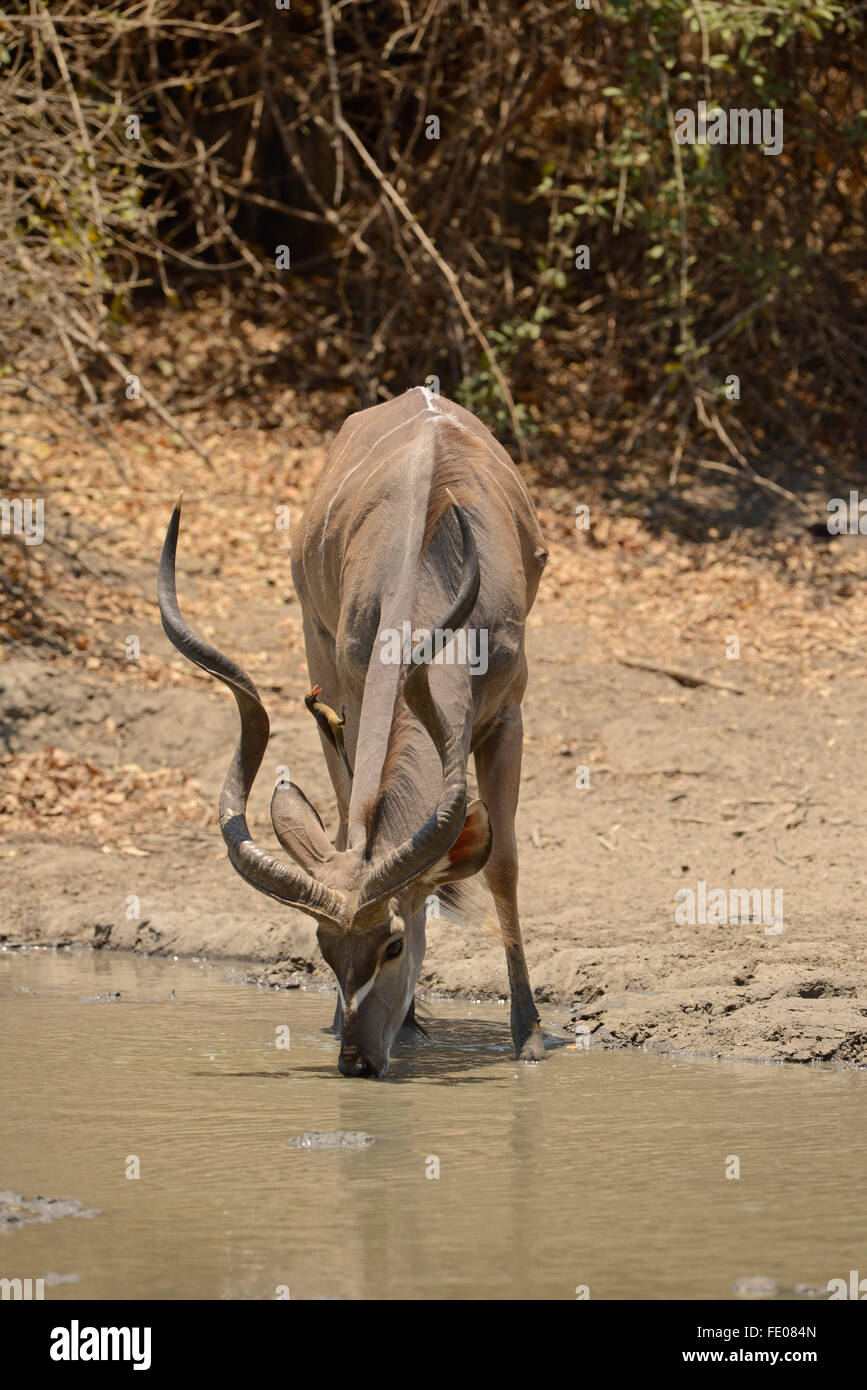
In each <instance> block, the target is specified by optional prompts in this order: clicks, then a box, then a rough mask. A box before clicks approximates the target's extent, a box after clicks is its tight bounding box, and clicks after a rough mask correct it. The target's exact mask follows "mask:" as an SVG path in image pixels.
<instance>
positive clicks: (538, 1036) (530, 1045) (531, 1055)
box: [515, 1023, 545, 1062]
mask: <svg viewBox="0 0 867 1390" xmlns="http://www.w3.org/2000/svg"><path fill="white" fill-rule="evenodd" d="M515 1051H516V1052H517V1054H518V1057H519V1059H520V1060H521V1061H522V1062H543V1061H544V1060H545V1043H544V1040H543V1038H542V1030H541V1028H540V1027H539V1025H538V1023H534V1024H533V1028H532V1030H531V1032H530V1036H529V1037H528V1038H527V1040H526V1041H525V1042H524V1043H523V1045H519V1044H518V1043H516V1044H515Z"/></svg>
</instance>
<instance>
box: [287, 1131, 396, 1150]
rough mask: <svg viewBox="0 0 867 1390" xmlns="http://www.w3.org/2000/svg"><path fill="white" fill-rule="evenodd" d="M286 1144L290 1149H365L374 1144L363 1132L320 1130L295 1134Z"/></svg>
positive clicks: (368, 1135)
mask: <svg viewBox="0 0 867 1390" xmlns="http://www.w3.org/2000/svg"><path fill="white" fill-rule="evenodd" d="M286 1143H287V1144H288V1145H289V1148H290V1149H310V1150H321V1149H367V1148H369V1147H370V1145H371V1144H374V1143H376V1140H375V1138H374V1136H373V1135H372V1134H365V1133H364V1131H363V1130H341V1129H338V1130H333V1131H328V1130H320V1129H311V1130H308V1131H306V1132H305V1133H304V1134H296V1135H295V1136H294V1137H293V1138H292V1139H287V1140H286Z"/></svg>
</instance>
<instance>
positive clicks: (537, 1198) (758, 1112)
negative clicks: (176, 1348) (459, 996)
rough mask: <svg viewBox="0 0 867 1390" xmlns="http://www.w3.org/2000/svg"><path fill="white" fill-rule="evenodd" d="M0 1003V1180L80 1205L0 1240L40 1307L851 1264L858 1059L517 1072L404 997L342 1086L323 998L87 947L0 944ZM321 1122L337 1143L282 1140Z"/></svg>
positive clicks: (494, 1015) (581, 1060)
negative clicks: (382, 1056)
mask: <svg viewBox="0 0 867 1390" xmlns="http://www.w3.org/2000/svg"><path fill="white" fill-rule="evenodd" d="M116 995H119V996H120V997H113V996H116ZM0 998H2V1011H3V1024H2V1054H3V1060H2V1068H0V1113H2V1116H3V1121H2V1137H0V1188H6V1189H11V1190H12V1191H13V1192H14V1193H16V1194H19V1195H21V1196H23V1197H25V1198H33V1197H34V1196H37V1195H39V1196H42V1197H71V1198H76V1199H78V1200H79V1201H80V1202H82V1203H83V1205H84V1208H85V1209H97V1212H98V1214H96V1215H93V1216H88V1217H82V1216H75V1215H64V1216H62V1217H60V1218H58V1219H52V1220H48V1221H44V1222H41V1223H38V1224H29V1225H19V1226H16V1227H15V1228H13V1229H12V1230H11V1231H9V1232H8V1233H6V1234H2V1233H0V1277H7V1278H13V1277H19V1278H40V1277H45V1276H47V1275H51V1276H59V1277H60V1279H61V1280H62V1281H63V1282H56V1281H55V1280H53V1279H52V1280H51V1281H50V1282H49V1284H48V1286H47V1287H46V1297H48V1298H52V1299H58V1300H59V1299H68V1298H82V1297H83V1298H108V1297H114V1298H118V1297H119V1298H127V1299H134V1298H146V1297H151V1298H251V1299H262V1298H274V1297H276V1296H278V1290H281V1291H282V1296H285V1290H286V1289H288V1290H289V1294H290V1296H291V1297H292V1298H388V1297H409V1298H428V1297H456V1298H464V1299H466V1298H477V1297H492V1298H504V1297H531V1298H533V1297H544V1298H556V1299H560V1298H563V1299H571V1298H574V1297H575V1296H576V1288H577V1287H578V1286H587V1287H588V1288H589V1293H590V1297H591V1298H596V1299H602V1298H612V1297H626V1298H728V1297H732V1296H734V1295H733V1294H732V1285H733V1284H735V1283H736V1281H737V1280H738V1279H741V1278H744V1277H747V1278H751V1279H759V1278H764V1279H766V1280H767V1279H773V1280H775V1281H776V1283H777V1285H778V1286H779V1289H780V1293H781V1295H783V1296H791V1291H792V1290H793V1288H794V1287H795V1286H796V1285H799V1284H804V1283H806V1284H814V1285H821V1286H822V1287H824V1285H826V1284H827V1282H828V1280H829V1279H832V1278H837V1277H845V1278H848V1273H849V1271H850V1270H852V1269H857V1270H860V1271H861V1274H862V1276H864V1275H867V1231H865V1220H864V1213H865V1211H867V1176H865V1162H864V1119H863V1116H864V1107H865V1102H867V1076H865V1075H863V1074H860V1073H856V1072H851V1071H850V1072H840V1071H837V1072H834V1071H830V1070H825V1069H818V1068H806V1069H801V1068H781V1067H767V1066H764V1067H760V1066H751V1065H748V1064H744V1063H712V1062H708V1061H702V1060H697V1059H696V1060H693V1059H677V1060H671V1059H660V1058H658V1057H652V1056H649V1055H645V1054H642V1053H620V1054H617V1053H603V1052H594V1051H589V1052H588V1051H581V1050H576V1049H575V1048H574V1047H573V1048H571V1049H567V1048H565V1047H560V1048H557V1049H555V1050H553V1051H552V1052H551V1054H550V1056H549V1057H548V1059H547V1061H546V1062H545V1063H544V1064H542V1065H537V1066H533V1065H526V1064H520V1065H519V1064H518V1063H516V1062H515V1061H514V1059H513V1057H512V1055H511V1052H510V1044H509V1038H508V1027H507V1023H508V1020H507V1015H506V1010H505V1009H503V1008H496V1007H483V1006H480V1005H479V1006H473V1005H466V1006H458V1005H446V1004H431V1005H429V1006H428V1007H427V1009H426V1010H425V1013H426V1015H427V1020H428V1026H429V1028H430V1033H431V1037H430V1039H429V1040H428V1041H424V1040H421V1041H416V1040H412V1041H409V1042H407V1043H405V1044H400V1045H399V1047H398V1049H397V1052H396V1055H395V1057H394V1059H393V1064H392V1071H391V1073H390V1075H389V1078H388V1079H387V1080H385V1081H381V1082H369V1081H358V1080H351V1079H347V1078H344V1077H341V1076H340V1075H339V1074H338V1073H337V1070H336V1065H335V1063H336V1044H335V1041H334V1039H333V1037H331V1036H330V1035H329V1034H327V1033H326V1032H324V1031H323V1029H324V1028H325V1026H326V1025H327V1024H328V1023H329V1022H330V1019H331V1013H332V1009H333V998H332V996H330V995H328V994H324V993H320V992H313V991H303V990H295V991H279V992H278V991H271V990H264V989H258V988H255V987H252V986H249V985H243V984H241V983H237V982H233V979H232V971H231V969H230V968H228V967H226V966H225V965H222V964H221V965H219V966H212V965H206V964H203V963H200V964H193V963H190V962H164V961H157V960H152V959H150V960H148V959H136V958H133V957H129V956H126V957H123V956H118V955H115V954H108V953H94V954H87V953H85V954H81V955H70V954H69V953H59V954H52V953H50V952H45V951H36V952H26V953H25V952H4V953H2V954H0ZM281 1030H282V1031H281ZM285 1030H288V1035H287V1032H286V1031H285ZM287 1037H288V1041H289V1043H290V1047H289V1049H288V1050H286V1049H285V1048H281V1047H278V1045H277V1043H278V1040H283V1041H285V1040H286V1039H287ZM334 1132H344V1133H347V1134H350V1135H352V1136H354V1138H353V1139H352V1140H351V1141H349V1142H350V1143H351V1147H345V1148H339V1149H333V1148H329V1147H327V1146H326V1147H322V1145H321V1143H320V1142H318V1141H314V1142H313V1143H312V1144H309V1143H307V1142H306V1141H304V1142H302V1143H301V1144H300V1145H296V1146H294V1147H293V1146H290V1143H289V1142H288V1141H290V1140H293V1139H294V1140H298V1139H299V1137H300V1136H305V1135H306V1136H309V1135H311V1134H313V1135H322V1134H323V1133H325V1134H332V1133H334ZM365 1135H372V1136H373V1140H374V1142H373V1143H370V1142H368V1141H366V1140H365V1139H364V1138H363V1136H365ZM328 1142H331V1141H326V1144H327V1143H328ZM729 1156H736V1157H737V1158H738V1159H739V1161H740V1174H741V1176H740V1178H739V1180H732V1179H727V1178H726V1176H725V1173H726V1165H727V1161H728V1164H729V1167H730V1168H731V1167H732V1166H733V1165H732V1161H731V1158H730V1157H729ZM134 1158H137V1159H138V1163H139V1167H140V1176H139V1177H138V1178H129V1177H127V1176H126V1173H127V1170H128V1169H131V1168H132V1161H133V1159H134ZM437 1171H438V1172H439V1176H438V1177H436V1176H428V1175H429V1174H431V1175H432V1174H435V1173H436V1172H437Z"/></svg>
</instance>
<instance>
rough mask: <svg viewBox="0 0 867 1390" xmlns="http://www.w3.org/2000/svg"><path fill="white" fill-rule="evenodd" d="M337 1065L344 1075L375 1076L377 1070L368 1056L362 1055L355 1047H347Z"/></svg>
mask: <svg viewBox="0 0 867 1390" xmlns="http://www.w3.org/2000/svg"><path fill="white" fill-rule="evenodd" d="M337 1065H338V1067H339V1069H340V1072H341V1075H343V1076H375V1075H376V1072H375V1070H374V1068H373V1067H372V1066H371V1065H370V1063H369V1062H368V1060H367V1058H366V1057H362V1056H361V1055H360V1054H359V1053H358V1052H356V1051H355V1050H354V1049H353V1048H345V1049H344V1051H343V1052H341V1054H340V1056H339V1057H338V1059H337Z"/></svg>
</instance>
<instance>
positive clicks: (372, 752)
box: [159, 387, 547, 1076]
mask: <svg viewBox="0 0 867 1390" xmlns="http://www.w3.org/2000/svg"><path fill="white" fill-rule="evenodd" d="M179 523H180V512H179V507H178V508H176V510H175V512H174V515H173V516H172V519H171V523H170V525H169V529H168V533H167V535H166V541H165V546H164V548H163V554H162V560H161V563H160V576H159V603H160V612H161V614H162V620H163V627H164V628H165V631H166V634H167V636H168V637H169V639H170V641H171V642H173V643H174V645H175V646H176V647H177V648H178V650H179V651H180V652H182V653H183V654H184V656H186V657H188V658H189V659H190V660H191V661H193V662H195V663H196V665H198V666H201V667H202V668H203V669H204V670H206V671H209V672H210V673H211V674H212V675H214V676H217V677H218V678H219V679H220V680H221V681H223V682H224V683H225V684H226V685H227V686H229V688H230V689H231V691H232V693H233V694H234V696H235V700H236V701H237V704H238V710H239V713H240V717H241V735H240V741H239V743H238V746H237V748H236V750H235V755H234V758H233V759H232V764H231V766H230V768H229V771H228V774H227V776H226V780H225V783H224V785H223V789H222V792H221V794H220V827H221V830H222V833H223V838H224V840H225V842H226V845H227V847H228V853H229V859H230V860H231V862H232V864H233V865H234V867H235V869H236V870H237V871H238V873H239V874H240V875H241V877H242V878H244V879H246V880H247V882H248V883H251V884H252V885H253V887H254V888H258V889H259V890H260V891H261V892H263V893H266V894H268V895H269V896H270V897H272V898H276V899H278V900H279V901H281V902H284V903H288V904H289V905H290V906H292V907H296V908H299V909H300V910H301V911H302V912H306V913H308V914H309V915H310V916H311V917H313V918H315V920H316V923H317V937H318V940H319V945H320V947H321V950H322V954H323V956H324V957H325V960H326V961H327V962H328V964H329V965H330V966H331V968H332V970H333V971H334V974H335V975H336V977H337V988H338V994H339V1003H338V1005H337V1012H336V1015H335V1021H334V1022H335V1030H336V1031H337V1032H338V1033H339V1035H340V1040H341V1042H340V1059H339V1067H340V1070H341V1072H343V1074H344V1075H347V1076H381V1075H382V1074H383V1072H384V1071H385V1070H386V1068H387V1066H388V1062H389V1057H390V1053H391V1047H392V1044H393V1042H394V1039H395V1036H396V1035H397V1032H398V1030H399V1029H400V1027H401V1025H402V1024H404V1023H406V1024H409V1025H412V1024H413V1023H414V1021H415V1013H414V991H415V986H416V983H417V980H418V976H419V971H420V969H421V964H422V960H423V958H424V952H425V900H426V898H427V897H428V896H429V895H430V894H432V893H434V892H435V891H436V890H437V888H438V887H440V886H441V885H443V884H446V883H449V882H450V881H452V880H455V879H461V878H466V877H469V876H470V875H471V874H474V873H476V872H478V870H480V869H483V870H484V874H485V877H486V879H487V883H488V885H489V887H490V889H491V892H492V894H493V898H494V902H495V905H496V910H497V916H498V919H499V925H500V930H501V933H502V938H503V941H504V943H505V948H506V961H507V964H508V972H509V984H510V989H511V1001H512V1007H511V1023H512V1037H513V1039H514V1043H515V1049H516V1051H517V1053H518V1055H519V1056H520V1057H522V1058H525V1059H528V1060H537V1059H541V1058H542V1057H543V1056H544V1048H543V1042H542V1034H541V1030H540V1027H539V1015H538V1013H537V1011H536V1007H535V1004H534V1002H533V993H532V989H531V986H530V980H529V976H528V973H527V964H526V961H525V958H524V948H523V945H522V942H521V930H520V925H519V921H518V904H517V885H518V855H517V844H516V840H515V809H516V805H517V800H518V787H519V783H520V776H521V747H522V739H523V730H522V724H521V698H522V696H523V693H524V687H525V685H526V681H527V663H526V659H525V655H524V623H525V619H526V616H527V613H528V611H529V609H530V607H531V605H532V603H533V600H534V598H535V595H536V589H537V586H538V583H539V578H540V576H541V573H542V569H543V568H544V565H545V562H546V560H547V554H546V551H545V548H544V544H543V541H542V535H541V532H540V530H539V526H538V522H537V520H536V516H535V512H534V509H533V505H532V503H531V501H530V499H529V497H528V495H527V493H526V491H525V489H524V486H523V484H522V482H521V479H520V477H519V475H518V472H517V470H516V469H515V467H514V465H513V464H512V462H511V460H510V459H509V457H508V455H507V454H506V453H505V451H504V450H503V449H502V448H501V447H500V445H499V444H498V443H497V442H496V440H495V439H494V438H493V436H492V435H491V434H490V433H489V432H488V431H487V430H486V429H485V427H484V426H483V425H482V424H481V423H480V422H479V421H478V420H476V419H475V417H474V416H472V415H471V414H469V412H468V411H466V410H464V409H462V408H461V407H460V406H458V405H455V404H454V403H452V402H451V401H447V400H445V399H444V398H443V397H441V396H437V395H433V394H432V393H431V392H429V391H428V390H427V389H426V388H424V387H416V388H415V389H413V390H411V391H407V392H406V393H405V394H404V395H402V396H400V397H398V398H396V399H394V400H392V401H389V402H388V403H386V404H385V405H378V406H374V407H372V408H370V409H368V410H363V411H360V412H359V413H357V414H355V415H351V416H350V417H349V418H348V419H347V421H346V423H345V424H344V425H343V428H342V429H341V431H340V433H339V434H338V436H337V438H336V440H335V441H334V444H333V446H332V448H331V450H330V452H329V455H328V458H327V459H326V463H325V467H324V469H323V471H322V474H321V476H320V478H319V480H318V483H317V485H316V488H315V491H314V493H313V497H312V499H311V502H310V505H309V507H308V509H307V512H306V515H305V517H304V519H303V521H302V522H301V523H300V525H299V527H298V529H297V531H296V534H295V537H294V541H293V548H292V574H293V578H294V581H295V587H296V589H297V590H298V595H299V597H300V600H301V608H302V612H303V619H304V640H305V646H306V652H307V665H308V669H309V673H310V679H311V681H315V682H316V685H315V687H314V689H313V690H311V692H310V694H309V695H308V696H307V700H306V703H307V706H308V708H309V709H310V710H311V712H312V713H313V714H314V715H315V717H316V720H317V723H318V725H319V729H320V736H321V740H322V747H323V751H324V754H325V760H326V763H327V765H328V772H329V775H330V777H331V781H332V783H333V786H334V790H335V793H336V796H337V803H338V807H339V813H340V825H339V830H338V833H337V836H336V839H335V842H334V844H332V843H331V841H330V840H329V838H328V836H327V835H326V833H325V830H324V828H323V825H322V821H321V820H320V818H319V815H318V814H317V812H316V811H315V809H314V808H313V806H312V805H311V803H310V802H309V801H308V800H307V797H306V796H305V795H304V793H303V792H302V791H301V790H300V788H299V787H296V786H295V785H294V784H285V785H280V784H278V786H277V787H276V789H275V791H274V795H273V798H272V801H271V819H272V823H273V826H274V831H275V833H276V836H277V839H278V840H279V841H280V844H281V845H282V846H283V849H284V850H285V851H286V852H287V853H288V854H289V855H290V856H291V858H292V860H293V861H294V862H293V863H291V864H290V863H286V862H283V861H281V860H279V859H276V858H274V857H273V856H272V855H270V854H268V853H266V852H265V851H264V850H262V849H260V848H259V847H258V846H257V845H256V844H254V842H253V840H252V839H251V836H250V831H249V829H248V826H247V821H246V807H247V798H248V796H249V794H250V789H251V787H252V785H253V780H254V778H255V776H256V773H257V772H258V770H259V766H260V764H261V762H262V758H263V756H264V753H265V749H266V747H267V744H268V733H269V725H268V716H267V714H266V713H265V710H264V708H263V706H262V703H261V701H260V699H259V696H258V693H257V691H256V688H255V686H254V685H253V682H252V681H251V680H250V678H249V676H247V675H246V673H245V672H244V671H242V670H241V669H240V668H239V667H238V666H236V665H235V664H234V662H232V661H230V660H229V659H228V657H225V656H223V655H221V653H220V652H218V651H216V650H215V649H214V648H213V647H210V646H208V645H207V644H206V643H205V642H203V641H202V640H201V638H199V637H196V636H195V635H194V634H193V633H192V632H191V631H190V629H189V628H188V627H187V625H186V623H185V622H184V620H183V618H182V617H181V613H180V610H179V608H178V603H177V595H176V590H175V551H176V546H177V539H178V528H179ZM470 620H471V623H472V628H473V629H475V630H476V631H477V632H485V633H486V634H487V658H488V659H487V669H486V670H485V671H484V672H482V671H481V670H478V671H473V670H472V669H471V666H470V664H469V663H468V662H466V661H459V662H457V663H455V661H454V659H453V658H454V653H455V649H456V648H458V646H459V644H458V641H457V639H458V638H459V637H460V638H463V639H464V641H463V644H462V649H463V650H464V651H466V636H467V634H466V632H464V631H462V629H464V627H465V625H467V626H469V623H470ZM410 630H411V631H412V638H413V642H414V646H412V648H411V650H410V651H408V652H407V651H405V650H404V651H403V652H402V654H401V656H399V657H398V658H397V659H395V658H394V634H401V633H407V632H409V631H410ZM431 633H433V634H434V636H433V638H432V639H431V636H430V634H431ZM320 694H322V695H323V696H324V698H323V699H322V700H320V699H319V695H320ZM325 699H327V700H328V701H329V702H330V703H329V704H326V703H325ZM336 709H339V710H341V714H340V715H338V714H337V713H336V712H335V710H336ZM471 753H472V754H473V755H474V758H475V767H476V776H477V781H478V788H479V795H480V799H479V800H474V801H471V802H469V804H468V802H467V762H468V759H469V756H470V754H471Z"/></svg>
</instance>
